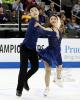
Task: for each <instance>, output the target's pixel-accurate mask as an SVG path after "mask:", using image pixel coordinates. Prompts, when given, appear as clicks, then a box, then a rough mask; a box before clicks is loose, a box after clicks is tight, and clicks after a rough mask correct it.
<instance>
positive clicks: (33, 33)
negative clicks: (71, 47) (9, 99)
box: [16, 5, 62, 96]
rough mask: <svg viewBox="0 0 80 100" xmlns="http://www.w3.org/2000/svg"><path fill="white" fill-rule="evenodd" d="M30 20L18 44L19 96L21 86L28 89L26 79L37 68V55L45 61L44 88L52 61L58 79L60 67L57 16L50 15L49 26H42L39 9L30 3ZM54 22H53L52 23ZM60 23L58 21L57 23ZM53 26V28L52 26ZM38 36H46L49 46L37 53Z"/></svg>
mask: <svg viewBox="0 0 80 100" xmlns="http://www.w3.org/2000/svg"><path fill="white" fill-rule="evenodd" d="M28 10H29V12H30V15H31V17H32V18H31V20H30V22H29V25H28V28H27V31H26V35H25V38H24V40H23V42H22V43H21V45H20V71H19V76H18V85H17V89H16V95H17V96H21V95H22V91H23V88H25V89H26V90H29V86H28V79H29V78H30V77H31V76H32V75H33V74H34V73H35V72H36V71H37V70H38V68H39V63H38V55H39V56H40V57H41V58H42V59H43V60H44V61H45V71H46V74H45V84H46V89H47V88H49V83H50V73H51V66H52V61H53V62H54V61H55V62H56V65H57V78H58V79H60V78H61V77H60V75H61V69H62V59H61V53H60V41H61V37H60V34H59V31H58V28H59V26H60V25H57V24H58V22H59V21H60V19H59V17H57V16H56V15H52V16H51V17H50V23H51V28H48V29H46V28H44V27H42V26H41V25H40V24H39V10H38V7H37V6H35V5H32V6H31V7H29V8H28ZM53 23H54V24H53ZM59 24H60V23H59ZM54 27H55V28H54ZM39 36H48V39H49V46H48V47H47V48H46V49H45V50H43V51H40V52H38V53H37V51H36V43H37V39H38V37H39ZM28 60H29V61H30V63H31V69H30V70H28Z"/></svg>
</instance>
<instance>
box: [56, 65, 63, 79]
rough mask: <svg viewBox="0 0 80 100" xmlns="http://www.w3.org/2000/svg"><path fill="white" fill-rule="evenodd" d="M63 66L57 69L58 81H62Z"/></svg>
mask: <svg viewBox="0 0 80 100" xmlns="http://www.w3.org/2000/svg"><path fill="white" fill-rule="evenodd" d="M61 72H62V65H58V66H57V67H56V73H57V79H61Z"/></svg>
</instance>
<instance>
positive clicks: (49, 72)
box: [45, 62, 51, 88]
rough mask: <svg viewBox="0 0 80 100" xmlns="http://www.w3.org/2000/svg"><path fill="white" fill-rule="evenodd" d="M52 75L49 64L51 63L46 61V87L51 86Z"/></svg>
mask: <svg viewBox="0 0 80 100" xmlns="http://www.w3.org/2000/svg"><path fill="white" fill-rule="evenodd" d="M50 75H51V66H49V64H48V63H47V62H45V85H46V88H49V84H50Z"/></svg>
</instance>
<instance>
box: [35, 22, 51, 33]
mask: <svg viewBox="0 0 80 100" xmlns="http://www.w3.org/2000/svg"><path fill="white" fill-rule="evenodd" d="M34 26H35V27H40V28H42V29H43V30H46V31H52V29H51V28H45V27H44V26H42V25H40V24H39V23H38V22H36V23H35V25H34Z"/></svg>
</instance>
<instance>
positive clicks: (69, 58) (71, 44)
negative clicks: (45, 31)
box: [0, 38, 80, 68]
mask: <svg viewBox="0 0 80 100" xmlns="http://www.w3.org/2000/svg"><path fill="white" fill-rule="evenodd" d="M22 41H23V38H8V39H0V68H18V67H19V64H20V53H19V52H20V43H21V42H22ZM79 43H80V39H62V42H61V54H62V60H63V66H64V67H80V45H79ZM47 46H48V39H47V38H39V39H38V41H37V46H36V49H37V50H38V49H44V48H46V47H47ZM39 64H40V67H42V68H43V67H44V64H43V61H42V60H40V61H39ZM53 67H55V65H54V64H53Z"/></svg>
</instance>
